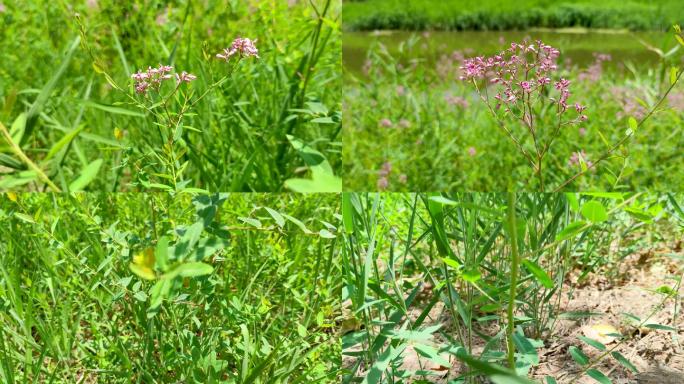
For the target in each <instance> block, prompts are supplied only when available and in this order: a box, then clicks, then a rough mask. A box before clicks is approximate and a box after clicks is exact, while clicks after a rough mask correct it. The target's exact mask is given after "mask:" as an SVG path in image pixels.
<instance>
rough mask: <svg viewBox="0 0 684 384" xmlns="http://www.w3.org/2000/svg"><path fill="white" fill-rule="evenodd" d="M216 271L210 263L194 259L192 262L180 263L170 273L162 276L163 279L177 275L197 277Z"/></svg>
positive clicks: (169, 278)
mask: <svg viewBox="0 0 684 384" xmlns="http://www.w3.org/2000/svg"><path fill="white" fill-rule="evenodd" d="M212 272H214V267H212V266H211V265H209V264H206V263H202V262H199V261H194V262H190V263H184V264H180V265H179V266H177V267H176V268H174V269H172V270H171V271H169V272H168V273H166V274H164V275H163V276H162V279H165V280H171V279H173V278H175V277H177V276H180V277H197V276H204V275H209V274H211V273H212Z"/></svg>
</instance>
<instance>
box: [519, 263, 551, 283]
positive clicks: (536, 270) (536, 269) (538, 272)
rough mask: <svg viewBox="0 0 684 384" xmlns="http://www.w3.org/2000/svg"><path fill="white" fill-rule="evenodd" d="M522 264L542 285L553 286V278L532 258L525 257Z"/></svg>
mask: <svg viewBox="0 0 684 384" xmlns="http://www.w3.org/2000/svg"><path fill="white" fill-rule="evenodd" d="M522 264H523V265H524V266H525V269H527V270H528V271H529V272H530V273H531V274H532V275H533V276H534V277H535V279H537V281H539V282H540V283H541V285H543V286H544V287H546V288H548V289H551V288H553V285H554V284H553V280H552V279H551V277H549V275H548V274H547V273H546V271H544V270H543V269H542V268H541V267H540V266H539V265H538V264H537V263H535V262H534V261H532V260H529V259H525V260H523V261H522Z"/></svg>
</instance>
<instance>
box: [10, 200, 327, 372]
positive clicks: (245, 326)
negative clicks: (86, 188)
mask: <svg viewBox="0 0 684 384" xmlns="http://www.w3.org/2000/svg"><path fill="white" fill-rule="evenodd" d="M338 206H339V201H338V199H337V198H336V197H335V196H334V195H322V194H321V195H315V194H309V195H307V196H306V197H295V196H288V195H262V194H252V195H240V194H236V195H226V194H220V195H219V194H216V195H201V196H195V197H192V198H191V197H190V196H189V195H187V194H184V195H178V196H172V195H170V194H166V193H165V194H107V193H90V194H71V195H56V194H14V193H11V194H7V195H1V196H0V222H2V224H0V228H1V229H2V233H3V236H2V239H0V253H1V255H0V340H1V341H0V381H2V382H53V383H67V382H69V383H71V382H77V381H79V380H81V381H83V380H85V381H88V382H111V383H130V382H212V381H228V382H239V383H271V382H295V381H301V382H326V383H332V382H335V376H336V374H337V370H338V367H339V353H340V351H339V345H338V344H337V342H336V340H337V338H336V336H335V332H334V331H333V329H334V326H335V321H336V318H337V317H338V316H339V313H338V311H339V298H340V290H339V288H340V270H339V266H338V263H337V258H338V246H337V240H336V235H335V233H336V232H337V231H336V227H337V225H338V224H337V223H338V219H336V218H335V215H336V214H337V212H338Z"/></svg>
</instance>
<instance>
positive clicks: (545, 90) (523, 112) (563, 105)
mask: <svg viewBox="0 0 684 384" xmlns="http://www.w3.org/2000/svg"><path fill="white" fill-rule="evenodd" d="M559 55H560V52H559V51H558V49H556V48H554V47H552V46H550V45H546V44H544V43H543V42H542V41H540V40H537V41H536V42H535V43H529V42H528V41H523V42H521V43H512V44H511V46H510V48H508V49H506V50H505V51H502V52H501V53H499V54H497V55H494V56H492V57H482V56H479V57H475V58H470V59H465V60H464V61H463V65H462V66H461V70H462V71H463V75H462V76H461V80H469V81H471V82H472V83H473V85H474V86H475V89H476V90H477V93H478V94H479V96H480V98H481V99H482V101H484V103H485V105H486V106H487V108H488V109H489V111H490V113H491V115H492V116H493V117H494V118H495V119H496V120H497V123H498V126H499V128H501V130H502V131H503V132H504V133H505V134H506V135H507V136H508V137H509V138H510V139H511V141H512V142H513V143H514V144H515V146H516V148H517V149H518V151H519V152H520V153H521V154H522V155H523V156H524V157H525V159H527V161H528V162H529V163H530V166H531V167H532V168H533V169H534V173H535V175H536V176H537V178H538V182H539V188H540V189H541V190H544V176H543V173H542V169H543V166H544V162H543V160H544V157H545V156H546V155H547V154H548V152H549V148H550V147H551V144H552V143H553V141H554V139H556V138H557V137H558V135H559V132H560V130H561V129H562V128H563V127H565V126H571V125H577V124H580V123H581V122H583V121H586V120H587V119H588V117H587V115H585V114H584V111H585V110H586V109H587V107H586V106H584V105H582V104H580V103H577V102H576V103H574V105H573V106H571V105H569V99H570V96H571V91H570V84H571V82H570V80H568V79H565V78H562V77H561V78H559V79H557V80H552V79H551V76H554V73H555V72H556V71H557V70H558V65H557V64H556V60H557V59H558V56H559ZM480 80H482V81H485V82H486V83H487V84H486V85H485V86H484V87H481V86H480V85H479V84H478V81H480ZM492 95H493V96H492ZM573 109H574V113H573V112H570V111H571V110H573ZM568 112H570V114H569V115H568ZM549 114H553V121H554V124H553V128H552V129H550V130H547V129H545V128H546V127H545V126H544V124H545V123H546V121H545V120H544V117H545V116H546V115H549ZM514 125H517V126H520V127H522V128H523V133H521V132H518V131H517V130H516V129H515V126H514ZM524 134H527V135H528V137H529V138H530V139H531V142H532V146H531V148H530V146H529V145H527V142H526V141H525V140H524V138H521V136H523V135H524ZM579 157H580V158H579V161H582V158H581V157H582V156H581V155H579Z"/></svg>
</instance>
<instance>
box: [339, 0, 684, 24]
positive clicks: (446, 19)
mask: <svg viewBox="0 0 684 384" xmlns="http://www.w3.org/2000/svg"><path fill="white" fill-rule="evenodd" d="M343 14H344V28H345V29H346V30H347V31H364V30H365V31H368V30H378V29H380V30H384V29H394V30H397V29H398V30H447V31H448V30H521V29H528V28H533V27H541V28H567V27H585V28H609V29H628V30H632V31H637V30H656V31H665V30H668V29H669V28H671V26H672V24H675V23H679V24H684V2H681V1H676V0H659V1H653V0H606V1H601V2H596V1H591V0H573V1H560V2H556V1H550V0H520V1H517V2H506V1H500V0H459V1H444V0H362V1H345V2H344V5H343Z"/></svg>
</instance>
